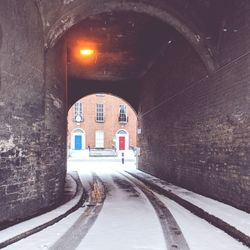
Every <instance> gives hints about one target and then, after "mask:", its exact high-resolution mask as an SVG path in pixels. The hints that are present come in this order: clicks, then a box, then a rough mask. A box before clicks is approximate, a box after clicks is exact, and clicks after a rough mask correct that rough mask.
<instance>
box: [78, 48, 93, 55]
mask: <svg viewBox="0 0 250 250" xmlns="http://www.w3.org/2000/svg"><path fill="white" fill-rule="evenodd" d="M80 53H81V55H82V56H92V55H93V54H94V53H95V51H94V50H93V49H81V50H80Z"/></svg>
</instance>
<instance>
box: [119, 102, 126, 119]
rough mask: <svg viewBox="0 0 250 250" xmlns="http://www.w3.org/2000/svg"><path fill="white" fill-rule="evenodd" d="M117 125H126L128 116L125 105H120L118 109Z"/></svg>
mask: <svg viewBox="0 0 250 250" xmlns="http://www.w3.org/2000/svg"><path fill="white" fill-rule="evenodd" d="M118 121H119V123H127V122H128V115H127V109H126V105H123V104H122V105H120V107H119V115H118Z"/></svg>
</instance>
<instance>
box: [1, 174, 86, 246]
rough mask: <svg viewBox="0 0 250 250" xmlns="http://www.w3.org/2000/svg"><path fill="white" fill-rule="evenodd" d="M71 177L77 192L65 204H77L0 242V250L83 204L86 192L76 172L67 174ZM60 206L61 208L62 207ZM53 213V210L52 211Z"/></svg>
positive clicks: (49, 224)
mask: <svg viewBox="0 0 250 250" xmlns="http://www.w3.org/2000/svg"><path fill="white" fill-rule="evenodd" d="M69 175H70V176H71V178H73V179H74V181H75V182H76V185H77V191H76V194H75V196H74V198H73V199H72V200H70V201H68V202H67V203H69V202H72V201H73V200H78V201H77V203H76V204H75V205H74V206H73V207H71V208H70V209H69V210H67V211H65V212H64V213H63V214H61V215H59V216H57V217H55V218H54V219H52V220H50V221H48V222H45V223H43V224H41V225H39V226H36V227H35V228H33V229H31V230H27V231H25V232H23V233H21V234H19V235H17V236H14V237H12V238H10V239H8V240H5V241H3V242H0V249H2V248H4V247H7V246H8V245H11V244H13V243H15V242H17V241H19V240H22V239H24V238H26V237H28V236H30V235H32V234H35V233H37V232H39V231H41V230H43V229H45V228H47V227H49V226H51V225H53V224H55V223H56V222H58V221H60V220H62V219H63V218H65V217H66V216H68V215H69V214H71V213H72V212H74V211H75V210H77V209H78V208H79V207H80V206H81V205H82V203H83V201H84V200H85V199H86V192H85V190H84V189H83V185H82V183H81V180H80V178H79V175H78V173H77V172H74V174H73V175H74V176H73V175H72V174H69ZM67 203H65V204H63V205H66V204H67ZM63 205H62V206H63ZM52 211H53V210H52Z"/></svg>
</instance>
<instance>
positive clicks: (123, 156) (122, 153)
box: [122, 152, 124, 164]
mask: <svg viewBox="0 0 250 250" xmlns="http://www.w3.org/2000/svg"><path fill="white" fill-rule="evenodd" d="M122 164H124V153H123V152H122Z"/></svg>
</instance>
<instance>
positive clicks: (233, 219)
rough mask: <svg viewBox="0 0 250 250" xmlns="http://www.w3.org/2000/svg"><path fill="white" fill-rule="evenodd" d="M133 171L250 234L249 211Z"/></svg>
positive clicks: (134, 171)
mask: <svg viewBox="0 0 250 250" xmlns="http://www.w3.org/2000/svg"><path fill="white" fill-rule="evenodd" d="M131 172H133V173H135V174H139V175H140V176H143V177H144V178H147V179H149V180H152V181H153V182H154V183H156V184H158V185H159V186H161V187H163V188H164V189H166V190H169V191H171V192H172V193H174V194H176V195H178V196H179V197H181V198H182V199H184V200H187V201H189V202H190V203H192V204H194V205H196V206H197V207H200V208H202V209H203V210H205V211H207V212H209V213H210V214H212V215H214V216H216V217H218V218H220V219H222V220H223V221H225V222H227V223H228V224H230V225H232V226H234V227H235V228H237V229H238V230H240V231H241V232H243V233H244V234H246V235H250V214H249V213H247V212H244V211H242V210H239V209H237V208H234V207H232V206H229V205H226V204H224V203H222V202H219V201H216V200H213V199H210V198H207V197H205V196H202V195H199V194H196V193H194V192H191V191H189V190H187V189H184V188H180V187H177V186H175V185H172V184H167V183H166V182H165V184H164V183H163V181H162V180H159V179H157V178H155V177H152V176H151V175H149V174H146V173H143V172H141V171H139V170H131Z"/></svg>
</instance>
